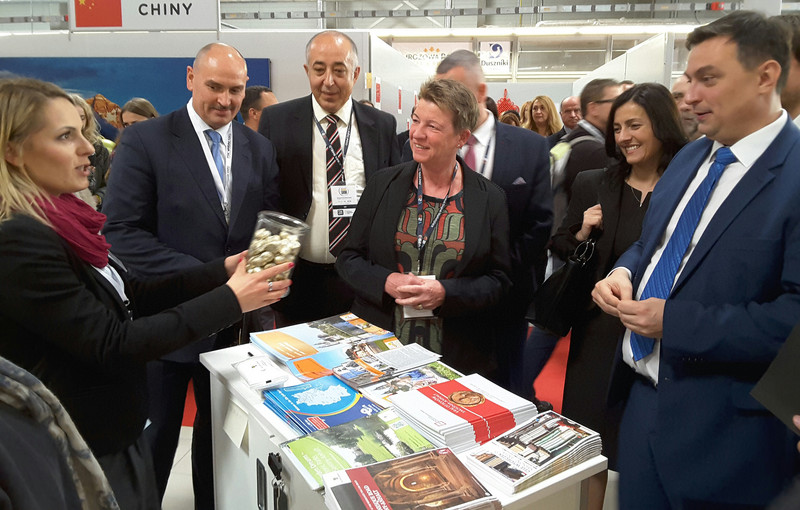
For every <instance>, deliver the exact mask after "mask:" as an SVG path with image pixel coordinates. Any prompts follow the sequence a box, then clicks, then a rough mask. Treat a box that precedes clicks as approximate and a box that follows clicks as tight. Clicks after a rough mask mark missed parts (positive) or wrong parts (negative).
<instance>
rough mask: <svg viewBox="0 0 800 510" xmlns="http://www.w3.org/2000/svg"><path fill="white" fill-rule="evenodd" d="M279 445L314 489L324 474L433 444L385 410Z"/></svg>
mask: <svg viewBox="0 0 800 510" xmlns="http://www.w3.org/2000/svg"><path fill="white" fill-rule="evenodd" d="M281 448H282V449H283V454H284V455H285V456H286V457H287V458H289V459H290V460H291V461H293V462H294V465H295V466H296V467H297V469H298V471H300V473H301V474H302V475H303V478H305V480H306V482H308V485H309V486H310V487H311V488H312V489H313V490H316V489H319V488H321V487H322V475H324V474H325V473H331V472H333V471H338V470H340V469H347V468H351V467H358V466H366V465H368V464H374V463H376V462H380V461H384V460H389V459H393V458H396V457H403V456H405V455H410V454H412V453H415V452H421V451H425V450H430V449H432V448H433V445H432V444H431V443H430V442H429V441H428V440H427V439H425V438H424V437H422V436H421V435H420V433H419V432H417V431H416V430H414V429H413V428H412V427H411V426H410V425H409V424H407V423H406V422H405V421H403V420H402V418H400V417H399V416H397V413H395V412H394V411H393V410H391V409H386V410H383V411H381V412H380V413H377V414H373V415H371V416H365V417H364V418H360V419H358V420H354V421H351V422H350V423H343V424H341V425H336V426H335V427H331V428H329V429H323V430H318V431H316V432H312V433H310V434H308V435H306V436H303V437H301V438H298V439H294V440H292V441H287V442H286V443H284V444H282V445H281Z"/></svg>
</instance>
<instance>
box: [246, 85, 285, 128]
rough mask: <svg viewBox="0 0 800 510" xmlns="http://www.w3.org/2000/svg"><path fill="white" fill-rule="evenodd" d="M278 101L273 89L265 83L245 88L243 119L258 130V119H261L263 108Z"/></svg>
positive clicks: (250, 126)
mask: <svg viewBox="0 0 800 510" xmlns="http://www.w3.org/2000/svg"><path fill="white" fill-rule="evenodd" d="M277 102H278V98H277V97H275V94H274V93H273V92H272V89H270V88H269V87H266V86H264V85H253V86H252V87H247V88H246V89H244V99H243V100H242V108H241V113H242V119H243V120H244V125H245V126H247V127H249V128H250V129H252V130H253V131H258V121H259V120H261V110H263V109H264V108H266V107H267V106H272V105H274V104H276V103H277Z"/></svg>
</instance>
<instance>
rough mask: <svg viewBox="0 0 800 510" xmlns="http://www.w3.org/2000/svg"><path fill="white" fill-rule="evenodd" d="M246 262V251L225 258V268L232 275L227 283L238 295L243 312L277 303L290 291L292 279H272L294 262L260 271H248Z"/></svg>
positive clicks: (289, 267) (290, 266)
mask: <svg viewBox="0 0 800 510" xmlns="http://www.w3.org/2000/svg"><path fill="white" fill-rule="evenodd" d="M246 264H247V252H246V251H244V252H242V253H240V254H238V255H233V256H230V257H227V258H226V259H225V270H226V271H227V272H228V276H229V277H230V279H229V280H228V282H227V285H228V287H230V288H231V290H232V291H233V293H234V294H235V295H236V299H237V300H238V301H239V307H240V308H241V309H242V313H245V312H250V311H253V310H257V309H259V308H263V307H265V306H269V305H271V304H273V303H276V302H278V301H280V300H281V298H282V297H284V296H285V295H286V294H287V293H288V289H289V286H290V285H291V284H292V281H291V280H278V281H272V282H271V281H270V280H271V279H272V278H274V277H275V276H277V275H278V274H280V273H283V272H284V271H288V270H289V269H291V268H292V267H293V266H294V263H292V262H286V263H284V264H279V265H277V266H274V267H271V268H269V269H265V270H263V271H260V272H258V273H248V272H247V270H246V269H245V266H246Z"/></svg>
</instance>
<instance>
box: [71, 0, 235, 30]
mask: <svg viewBox="0 0 800 510" xmlns="http://www.w3.org/2000/svg"><path fill="white" fill-rule="evenodd" d="M68 5H69V29H70V30H71V31H73V32H82V31H104V32H108V31H112V32H113V31H122V30H146V31H158V30H219V2H218V1H216V2H215V1H212V2H209V1H208V0H203V1H198V0H189V1H187V0H183V1H172V2H170V1H161V2H154V1H143V0H70V1H69V2H68Z"/></svg>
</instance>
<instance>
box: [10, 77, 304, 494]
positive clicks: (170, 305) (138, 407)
mask: <svg viewBox="0 0 800 510" xmlns="http://www.w3.org/2000/svg"><path fill="white" fill-rule="evenodd" d="M0 149H2V153H3V154H4V158H3V159H2V160H1V161H0V281H2V282H3V283H2V285H0V355H2V356H3V357H5V358H7V359H9V360H10V361H12V362H13V363H15V364H17V365H19V366H21V367H23V368H25V369H27V370H28V371H30V372H31V373H33V374H34V375H36V376H37V377H38V378H39V379H40V380H41V381H42V382H43V383H44V384H45V385H46V386H48V387H49V388H50V389H51V390H52V391H53V393H54V394H55V395H56V396H57V397H58V398H59V399H60V400H61V402H62V403H63V404H64V407H65V408H66V410H67V411H68V412H69V414H70V415H71V416H72V418H73V420H74V421H75V424H76V426H77V429H78V431H79V432H80V433H81V434H82V435H83V437H84V438H85V439H86V442H87V443H88V445H89V447H90V448H91V449H92V451H93V452H94V454H95V455H96V456H97V458H98V461H99V462H100V465H101V466H102V467H103V469H104V471H105V472H106V475H107V477H108V479H109V482H110V483H111V486H112V488H113V489H114V492H115V494H116V496H117V500H118V501H119V503H120V507H121V508H123V509H150V508H157V507H159V506H160V504H159V501H158V496H157V494H156V491H155V480H154V479H153V471H152V460H151V458H150V452H149V449H148V448H146V447H145V445H144V441H143V440H142V439H141V434H142V430H143V429H144V426H145V422H146V421H147V416H148V415H147V390H146V384H145V362H146V361H148V360H152V359H156V358H158V357H159V356H161V355H163V354H166V353H168V352H170V351H173V350H175V349H178V348H180V347H182V346H184V345H187V344H189V343H191V342H193V341H195V340H198V339H201V338H204V337H207V336H208V335H210V334H212V333H214V332H216V331H219V330H220V329H223V328H225V327H227V326H229V325H231V324H233V323H234V322H236V321H238V320H239V319H240V318H241V315H242V313H243V312H247V311H249V310H253V309H256V308H259V307H262V306H265V305H269V304H271V303H274V302H276V301H277V300H278V299H280V297H281V296H282V295H283V294H284V293H285V292H286V289H287V288H288V286H289V282H288V281H284V282H276V283H268V282H267V278H268V277H270V276H272V275H273V273H277V272H278V271H282V270H285V269H287V268H288V265H283V266H277V267H276V268H275V269H274V270H273V271H269V272H266V273H264V272H262V273H257V274H253V275H251V274H248V273H246V272H245V271H244V261H243V259H242V256H241V255H236V256H232V257H228V258H227V259H219V260H216V261H214V262H210V263H207V264H205V265H202V266H198V267H196V268H194V269H191V270H189V271H186V272H181V273H177V274H173V275H169V276H164V277H160V278H153V279H149V280H146V281H142V280H137V279H135V278H131V277H129V275H128V274H127V271H126V270H125V268H124V266H123V265H122V264H121V263H120V262H119V261H118V260H117V259H116V258H115V257H114V256H113V255H111V254H110V253H109V248H110V246H109V245H108V244H107V243H106V242H105V239H104V238H103V236H102V235H100V234H99V231H100V229H101V228H102V225H103V223H104V221H105V216H104V215H103V214H101V213H98V212H97V211H94V209H92V208H91V206H88V205H86V204H85V203H83V202H81V201H80V200H78V199H77V198H75V197H74V196H73V195H72V193H74V192H75V191H79V190H81V189H83V188H85V187H86V186H88V180H87V176H88V173H89V171H88V166H89V155H91V154H92V152H93V147H92V145H91V144H90V143H89V142H88V141H87V140H86V139H85V138H84V137H83V135H82V134H81V121H80V117H79V116H78V113H77V111H76V110H75V107H74V106H73V104H72V102H71V100H70V98H69V96H68V95H67V94H66V93H65V92H64V91H63V90H61V89H60V88H58V87H57V86H55V85H52V84H50V83H45V82H41V81H38V80H32V79H22V78H20V79H7V80H0Z"/></svg>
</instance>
